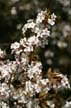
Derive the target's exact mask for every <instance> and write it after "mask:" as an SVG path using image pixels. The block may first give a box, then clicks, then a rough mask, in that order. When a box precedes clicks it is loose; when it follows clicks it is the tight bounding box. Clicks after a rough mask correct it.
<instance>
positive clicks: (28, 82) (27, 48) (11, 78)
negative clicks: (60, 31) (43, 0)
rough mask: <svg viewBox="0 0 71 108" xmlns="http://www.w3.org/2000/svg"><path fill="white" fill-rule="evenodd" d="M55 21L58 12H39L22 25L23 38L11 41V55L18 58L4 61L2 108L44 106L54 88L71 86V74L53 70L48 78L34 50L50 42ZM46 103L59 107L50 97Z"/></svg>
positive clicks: (0, 87) (1, 65)
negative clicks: (69, 75) (67, 75)
mask: <svg viewBox="0 0 71 108" xmlns="http://www.w3.org/2000/svg"><path fill="white" fill-rule="evenodd" d="M55 20H56V15H55V14H54V13H52V14H51V15H50V14H48V13H47V11H41V12H40V13H38V15H37V18H36V20H33V19H30V20H28V21H27V23H26V24H25V25H24V27H23V28H22V33H23V38H21V39H20V41H19V42H14V43H12V44H11V54H14V55H15V56H14V57H15V60H13V61H12V60H4V61H2V60H1V61H0V62H1V63H0V81H1V83H0V100H1V103H0V106H1V108H9V105H10V103H12V107H15V108H41V106H40V104H41V103H42V100H44V99H45V100H46V97H48V93H49V91H50V90H51V89H53V90H55V91H57V90H58V89H60V88H61V87H64V88H70V85H69V82H68V79H67V77H66V76H65V75H63V74H61V73H57V72H54V73H52V71H51V69H49V70H48V74H47V75H46V78H44V77H43V72H42V63H41V61H39V60H38V59H37V55H35V53H34V50H35V48H37V47H44V46H45V44H47V43H48V41H47V38H48V36H50V30H51V27H52V26H53V25H54V24H55ZM29 32H30V33H29ZM26 35H27V36H26ZM2 55H4V53H3V51H1V50H0V57H3V56H2ZM5 99H6V100H5ZM46 103H47V105H48V106H49V107H50V108H54V107H55V104H54V103H53V102H49V100H46ZM42 107H43V105H42Z"/></svg>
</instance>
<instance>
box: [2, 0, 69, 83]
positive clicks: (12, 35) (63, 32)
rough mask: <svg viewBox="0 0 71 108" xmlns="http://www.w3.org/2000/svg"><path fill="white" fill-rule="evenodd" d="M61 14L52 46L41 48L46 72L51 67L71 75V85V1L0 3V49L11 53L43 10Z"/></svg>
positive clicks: (13, 0)
mask: <svg viewBox="0 0 71 108" xmlns="http://www.w3.org/2000/svg"><path fill="white" fill-rule="evenodd" d="M46 9H48V10H50V12H51V13H52V12H54V13H55V14H56V15H57V21H56V25H55V26H54V27H53V28H52V33H51V37H49V39H48V40H49V41H48V42H49V44H48V45H46V46H45V48H44V49H43V48H38V49H37V50H36V51H35V52H37V53H38V55H39V56H40V59H41V61H42V63H43V67H44V68H43V72H46V71H47V69H48V68H49V67H51V68H52V69H59V70H60V71H61V72H62V73H64V74H67V75H68V77H69V79H70V82H71V78H70V77H71V0H0V47H2V48H5V49H7V51H8V50H9V46H10V44H11V43H12V42H14V41H18V40H19V39H20V38H21V37H22V31H21V29H22V27H23V25H24V24H25V23H26V21H27V19H30V18H36V15H37V13H38V12H40V11H41V10H46Z"/></svg>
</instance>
